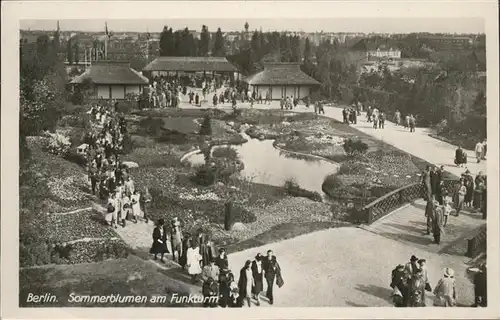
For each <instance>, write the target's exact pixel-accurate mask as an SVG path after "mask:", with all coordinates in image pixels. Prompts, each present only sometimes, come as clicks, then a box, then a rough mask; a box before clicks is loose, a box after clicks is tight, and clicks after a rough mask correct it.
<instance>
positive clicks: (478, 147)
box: [474, 141, 484, 163]
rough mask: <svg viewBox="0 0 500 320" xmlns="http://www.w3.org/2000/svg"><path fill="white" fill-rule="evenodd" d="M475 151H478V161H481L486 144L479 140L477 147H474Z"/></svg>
mask: <svg viewBox="0 0 500 320" xmlns="http://www.w3.org/2000/svg"><path fill="white" fill-rule="evenodd" d="M474 152H475V153H476V160H477V163H480V162H481V160H482V158H483V153H484V145H483V143H482V142H481V141H478V143H476V147H475V148H474Z"/></svg>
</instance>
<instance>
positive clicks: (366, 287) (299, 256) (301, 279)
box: [229, 227, 474, 307]
mask: <svg viewBox="0 0 500 320" xmlns="http://www.w3.org/2000/svg"><path fill="white" fill-rule="evenodd" d="M268 249H272V250H273V251H274V253H275V255H276V256H277V258H278V261H279V262H280V265H281V268H282V270H283V278H284V281H285V285H284V286H283V287H282V288H280V289H278V288H275V303H274V306H275V307H344V306H345V307H350V306H351V307H352V306H370V307H387V306H392V304H391V302H390V300H389V295H390V293H391V290H390V288H389V282H390V274H391V271H392V269H393V268H394V267H395V266H396V265H397V264H399V263H401V264H404V263H406V262H407V261H408V260H409V258H410V256H411V255H412V254H415V255H416V256H417V257H419V258H425V259H427V264H428V272H429V281H430V283H431V285H432V286H433V287H434V286H435V285H436V283H437V281H438V280H439V278H440V277H441V275H442V270H443V268H445V267H452V268H453V269H454V270H455V272H456V276H457V284H458V296H459V303H461V304H465V305H470V304H472V302H473V301H472V300H473V297H474V294H473V288H472V284H471V283H470V282H469V281H468V280H467V279H466V278H465V274H464V272H465V268H466V266H465V265H464V262H465V259H464V258H463V257H458V256H447V255H438V254H435V253H429V252H427V251H425V250H421V249H414V248H411V247H410V246H408V245H405V244H402V243H399V242H397V241H394V240H391V239H387V238H385V237H382V236H379V235H376V234H373V233H371V232H368V231H365V230H363V229H360V228H355V227H352V228H351V227H345V228H338V229H329V230H324V231H318V232H314V233H310V234H307V235H303V236H299V237H296V238H293V239H289V240H285V241H282V242H279V243H274V244H272V245H266V246H263V247H259V248H253V249H249V250H245V251H241V252H237V253H234V254H231V255H229V262H230V267H231V270H233V272H234V273H235V274H237V275H238V274H239V270H240V268H241V267H242V266H243V264H244V262H245V260H247V259H253V257H254V256H255V255H256V254H257V253H258V252H261V253H263V254H265V252H266V251H267V250H268ZM428 298H429V301H431V300H432V296H429V297H428ZM267 305H268V304H267V303H263V304H262V306H267Z"/></svg>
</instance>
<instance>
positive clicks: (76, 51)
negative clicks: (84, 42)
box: [75, 42, 80, 64]
mask: <svg viewBox="0 0 500 320" xmlns="http://www.w3.org/2000/svg"><path fill="white" fill-rule="evenodd" d="M78 62H80V45H79V44H78V42H77V43H75V63H76V64H78Z"/></svg>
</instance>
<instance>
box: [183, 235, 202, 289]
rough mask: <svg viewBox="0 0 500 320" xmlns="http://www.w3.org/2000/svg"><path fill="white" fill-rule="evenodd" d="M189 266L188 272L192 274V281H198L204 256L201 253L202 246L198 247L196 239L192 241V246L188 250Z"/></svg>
mask: <svg viewBox="0 0 500 320" xmlns="http://www.w3.org/2000/svg"><path fill="white" fill-rule="evenodd" d="M186 258H187V267H188V274H189V275H190V276H191V281H192V282H193V283H196V282H198V280H199V276H200V274H201V266H200V263H201V260H202V256H201V254H200V248H198V246H197V243H196V241H192V242H191V248H189V249H188V250H187V254H186Z"/></svg>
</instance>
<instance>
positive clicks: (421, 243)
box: [361, 199, 486, 254]
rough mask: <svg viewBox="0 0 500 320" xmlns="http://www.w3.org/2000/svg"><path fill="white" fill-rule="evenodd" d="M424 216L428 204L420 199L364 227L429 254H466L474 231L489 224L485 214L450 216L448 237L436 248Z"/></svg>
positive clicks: (466, 212) (463, 213)
mask: <svg viewBox="0 0 500 320" xmlns="http://www.w3.org/2000/svg"><path fill="white" fill-rule="evenodd" d="M424 213H425V201H424V200H423V199H420V200H417V201H415V202H414V203H411V204H409V205H407V206H405V207H403V208H400V209H399V210H396V211H394V212H392V213H391V214H389V215H387V216H385V217H382V218H381V219H379V220H377V221H375V222H374V223H372V224H371V225H362V226H361V228H363V229H364V230H367V231H370V232H373V233H375V234H378V235H381V236H384V237H386V238H389V239H393V240H396V241H398V242H401V243H404V244H407V245H408V246H412V247H414V248H419V249H422V250H425V251H428V252H433V253H443V254H449V253H457V254H464V253H465V252H464V250H466V248H465V245H466V241H465V239H466V238H467V236H468V235H470V234H471V231H472V230H475V229H477V228H479V227H480V226H482V225H484V224H485V223H486V221H485V220H483V219H482V214H481V213H476V212H473V211H470V210H469V211H467V210H464V211H462V213H461V214H460V215H459V216H458V217H455V216H450V217H449V218H448V222H447V225H446V228H445V234H443V235H442V237H441V244H440V245H436V244H434V239H433V237H432V235H427V234H426V231H427V230H426V229H427V227H426V218H425V216H424ZM461 240H463V241H462V243H458V242H460V241H461ZM455 246H459V248H455ZM458 251H460V252H458Z"/></svg>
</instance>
